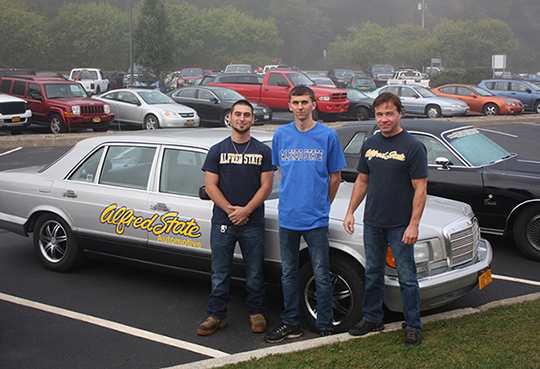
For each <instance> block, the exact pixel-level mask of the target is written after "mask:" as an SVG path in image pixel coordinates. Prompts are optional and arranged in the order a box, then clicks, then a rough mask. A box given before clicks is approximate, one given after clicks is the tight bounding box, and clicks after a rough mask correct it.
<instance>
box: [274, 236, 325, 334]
mask: <svg viewBox="0 0 540 369" xmlns="http://www.w3.org/2000/svg"><path fill="white" fill-rule="evenodd" d="M302 236H303V237H304V239H305V240H306V242H307V244H308V250H309V255H310V257H311V265H312V267H313V275H314V277H315V286H316V290H317V327H319V329H321V330H333V329H334V326H333V324H332V319H333V317H334V311H333V308H332V282H331V279H330V255H329V252H330V251H329V242H328V227H321V228H315V229H310V230H307V231H294V230H290V229H286V228H282V227H280V228H279V243H280V245H281V265H282V274H281V284H282V288H283V304H284V309H283V312H282V313H281V319H282V320H283V323H285V324H292V325H299V324H300V311H299V308H298V306H299V302H300V294H301V292H300V279H299V275H298V274H299V273H298V272H299V271H298V267H299V264H300V252H299V249H300V237H302Z"/></svg>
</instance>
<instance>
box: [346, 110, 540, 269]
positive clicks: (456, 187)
mask: <svg viewBox="0 0 540 369" xmlns="http://www.w3.org/2000/svg"><path fill="white" fill-rule="evenodd" d="M400 125H401V126H402V127H403V128H405V129H406V130H407V131H409V132H410V133H411V134H412V135H414V136H415V137H416V138H418V139H419V140H420V141H421V142H422V143H424V145H425V146H426V149H427V153H428V165H429V176H428V194H430V195H436V196H440V197H446V198H450V199H454V200H459V201H463V202H466V203H468V204H470V205H471V206H472V208H473V210H474V212H475V214H476V216H477V218H478V221H479V224H480V227H481V230H482V232H483V233H486V234H494V235H501V236H502V235H513V237H514V240H515V242H516V245H517V246H518V248H519V249H520V251H521V252H522V253H523V254H524V255H525V256H527V257H528V258H530V259H533V260H538V261H540V161H538V160H532V159H525V158H522V157H520V156H519V155H517V154H512V153H510V152H508V151H506V150H505V149H504V148H502V147H501V146H499V145H498V144H496V143H495V142H493V141H492V140H490V139H489V138H487V137H486V136H485V135H483V134H482V133H480V132H479V131H478V129H476V128H475V127H473V126H469V125H465V124H462V123H458V122H449V121H432V120H408V119H402V120H401V121H400ZM336 131H337V134H338V136H339V140H340V142H341V145H342V147H343V151H344V153H345V159H346V161H347V167H346V168H345V169H343V171H342V177H343V179H344V180H346V181H354V180H355V179H356V176H357V171H356V168H357V165H358V158H359V154H360V149H361V147H362V144H363V142H364V140H365V139H366V137H369V136H371V135H373V134H375V133H376V132H377V131H378V128H377V126H376V124H375V122H358V123H352V124H349V125H346V126H343V127H340V128H338V129H337V130H336Z"/></svg>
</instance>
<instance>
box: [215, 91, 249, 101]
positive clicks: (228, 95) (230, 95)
mask: <svg viewBox="0 0 540 369" xmlns="http://www.w3.org/2000/svg"><path fill="white" fill-rule="evenodd" d="M213 92H214V93H215V94H216V95H217V97H218V98H219V99H220V100H224V101H238V100H244V99H245V97H244V96H242V95H240V94H239V93H238V92H236V91H235V90H230V89H229V90H228V89H223V90H221V89H219V90H214V91H213Z"/></svg>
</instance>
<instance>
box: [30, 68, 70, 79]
mask: <svg viewBox="0 0 540 369" xmlns="http://www.w3.org/2000/svg"><path fill="white" fill-rule="evenodd" d="M35 75H36V76H39V77H56V78H63V79H67V78H64V75H63V74H61V73H57V72H48V71H45V70H39V71H36V72H35Z"/></svg>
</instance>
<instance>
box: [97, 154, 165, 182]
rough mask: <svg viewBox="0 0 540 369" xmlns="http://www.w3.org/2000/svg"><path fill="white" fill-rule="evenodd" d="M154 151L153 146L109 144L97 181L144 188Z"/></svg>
mask: <svg viewBox="0 0 540 369" xmlns="http://www.w3.org/2000/svg"><path fill="white" fill-rule="evenodd" d="M155 151H156V149H155V148H154V147H143V146H111V147H110V148H109V150H108V151H107V154H106V156H105V164H104V165H103V169H102V171H101V178H100V179H99V183H100V184H106V185H110V186H116V187H126V188H135V189H140V190H144V189H146V187H147V186H148V179H149V176H150V170H151V168H152V161H153V159H154V153H155Z"/></svg>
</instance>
